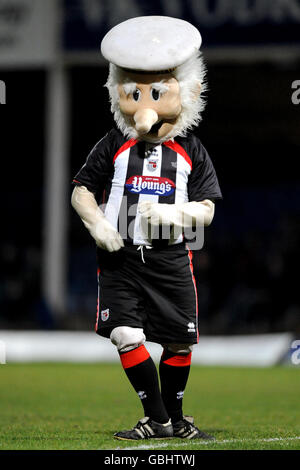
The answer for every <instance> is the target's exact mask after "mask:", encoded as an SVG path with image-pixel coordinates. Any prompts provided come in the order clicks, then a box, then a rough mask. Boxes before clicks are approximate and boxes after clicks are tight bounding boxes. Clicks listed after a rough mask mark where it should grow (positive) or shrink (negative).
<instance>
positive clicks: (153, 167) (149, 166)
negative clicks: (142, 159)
mask: <svg viewBox="0 0 300 470" xmlns="http://www.w3.org/2000/svg"><path fill="white" fill-rule="evenodd" d="M157 162H158V158H157V159H155V158H151V160H149V161H148V163H147V169H148V170H149V171H155V170H156V168H157Z"/></svg>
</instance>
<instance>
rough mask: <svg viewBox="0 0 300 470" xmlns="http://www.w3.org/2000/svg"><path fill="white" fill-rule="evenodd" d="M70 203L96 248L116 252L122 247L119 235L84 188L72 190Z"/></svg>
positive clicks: (122, 243)
mask: <svg viewBox="0 0 300 470" xmlns="http://www.w3.org/2000/svg"><path fill="white" fill-rule="evenodd" d="M71 203H72V206H73V207H74V209H75V210H76V212H77V213H78V215H79V217H80V218H81V220H82V222H83V223H84V225H85V227H86V228H87V229H88V231H89V232H90V234H91V235H92V237H93V238H94V240H95V241H96V244H97V246H99V247H100V248H103V249H104V250H107V251H110V252H112V251H118V250H119V249H120V248H122V247H123V246H124V242H123V240H122V238H121V235H120V234H119V232H118V231H117V230H116V229H115V228H114V227H113V226H112V225H111V223H110V222H109V221H108V220H107V219H106V218H105V215H104V214H103V212H102V211H101V210H100V208H99V206H98V204H97V202H96V199H95V197H94V195H93V193H91V192H90V191H88V189H87V188H86V187H85V186H76V187H75V188H74V191H73V193H72V200H71Z"/></svg>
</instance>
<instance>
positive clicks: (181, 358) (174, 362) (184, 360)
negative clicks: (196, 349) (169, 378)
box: [163, 352, 192, 367]
mask: <svg viewBox="0 0 300 470" xmlns="http://www.w3.org/2000/svg"><path fill="white" fill-rule="evenodd" d="M191 362H192V353H191V352H190V353H189V354H185V355H182V354H181V355H179V354H178V355H177V356H173V357H170V358H169V359H166V360H165V361H164V360H163V363H164V364H168V366H174V367H186V366H190V365H191Z"/></svg>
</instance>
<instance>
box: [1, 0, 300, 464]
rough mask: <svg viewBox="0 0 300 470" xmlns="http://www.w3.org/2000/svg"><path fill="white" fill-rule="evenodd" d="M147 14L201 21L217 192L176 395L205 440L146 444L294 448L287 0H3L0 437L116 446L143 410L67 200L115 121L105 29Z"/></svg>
mask: <svg viewBox="0 0 300 470" xmlns="http://www.w3.org/2000/svg"><path fill="white" fill-rule="evenodd" d="M145 14H147V15H148V14H152V15H153V14H158V15H169V16H175V17H180V18H183V19H187V20H188V21H190V22H191V23H193V24H194V25H195V26H197V27H198V28H199V30H200V31H201V33H202V36H203V47H202V50H203V53H204V56H205V59H206V62H207V66H208V83H209V90H208V93H207V101H208V104H207V108H206V110H205V113H204V116H203V117H204V119H203V122H202V123H201V125H200V126H199V128H198V129H197V130H196V131H195V133H196V134H197V135H198V136H199V137H200V139H201V140H202V142H203V143H204V145H205V146H206V147H207V149H208V151H209V153H210V155H211V157H212V160H213V162H214V165H215V167H216V170H217V173H218V177H219V180H220V184H221V187H222V191H223V196H224V200H223V201H222V202H219V203H218V204H217V208H216V216H215V219H214V222H213V224H212V225H211V227H210V228H209V229H208V230H206V235H205V245H204V248H203V249H202V250H201V251H199V252H195V253H194V270H195V274H196V279H197V285H198V298H199V312H200V342H199V345H197V346H196V347H195V348H194V351H193V367H192V368H191V375H190V379H189V387H188V388H187V390H186V394H185V410H186V411H185V412H187V413H188V414H191V415H193V416H194V417H195V419H196V422H197V423H199V424H200V425H201V429H203V430H204V431H206V432H208V433H209V434H213V435H215V436H216V438H217V440H216V441H214V442H213V443H209V445H208V443H207V442H200V441H197V442H188V443H187V442H182V440H180V442H176V439H172V440H170V442H169V443H160V444H157V443H154V444H150V445H148V446H146V448H148V449H162V450H170V449H171V450H176V451H177V452H178V450H180V449H182V450H198V449H204V448H205V449H295V450H296V449H297V450H299V442H300V428H299V423H300V419H299V392H298V391H299V362H300V357H299V347H300V341H299V338H300V297H299V287H298V284H299V282H298V278H299V274H298V271H299V261H300V260H299V258H300V256H299V254H300V253H299V250H300V244H299V241H300V177H299V170H298V168H299V164H298V160H299V151H300V132H299V131H300V126H299V125H300V104H298V105H297V102H298V101H299V98H300V93H299V91H295V89H293V88H292V87H293V86H295V83H296V85H297V83H298V81H300V47H299V46H300V44H299V43H300V33H299V31H300V28H299V26H300V1H299V0H0V102H3V101H4V95H3V83H5V85H6V105H4V106H1V107H0V155H1V182H0V197H1V231H0V266H1V267H0V384H1V386H0V415H1V430H0V449H18V450H19V449H26V450H28V449H53V450H54V449H55V450H56V449H102V450H103V449H114V452H116V449H124V448H125V449H126V448H127V446H128V445H129V444H130V443H129V444H128V443H126V442H125V443H118V444H116V442H114V441H113V438H112V436H113V433H114V432H116V431H117V430H120V429H123V428H125V427H127V426H131V425H134V424H135V423H136V422H137V420H138V419H139V418H140V411H141V410H140V404H139V403H138V398H137V396H136V395H135V394H134V393H132V391H131V389H130V386H129V384H128V381H127V378H126V376H125V374H122V371H121V369H120V365H119V363H118V362H119V358H118V354H117V352H116V350H115V348H113V347H112V346H111V345H110V343H109V341H108V340H106V339H100V338H99V337H97V336H96V335H95V333H94V332H93V329H94V323H95V313H96V290H97V285H96V259H95V248H94V243H93V241H92V239H91V238H90V236H89V234H88V232H87V231H86V230H85V228H84V226H83V224H82V223H81V221H80V219H79V217H78V216H77V214H75V212H74V211H73V209H72V208H71V204H70V197H71V191H72V187H71V181H72V177H73V176H74V174H75V172H77V170H78V169H79V167H80V166H81V165H82V164H83V162H84V160H85V158H86V156H87V154H88V153H89V151H90V149H91V148H92V147H93V146H94V144H95V143H96V142H97V141H98V140H99V139H100V138H101V137H102V136H103V135H104V134H105V133H106V132H107V130H109V129H110V128H111V126H112V125H113V124H114V123H113V119H112V116H111V113H110V109H109V103H108V98H107V92H106V90H105V89H104V87H103V85H104V83H105V80H106V77H107V64H106V63H105V62H104V61H103V60H102V59H101V56H100V53H99V44H100V41H101V38H102V37H103V36H104V34H105V33H106V32H107V30H108V29H110V28H111V27H112V26H114V25H115V24H117V23H119V22H120V21H122V20H125V19H127V18H130V17H135V16H139V15H145ZM293 84H294V85H293ZM298 86H299V83H298ZM293 94H294V98H296V99H292V95H293ZM297 339H298V341H297ZM293 341H295V342H293ZM157 346H158V345H157ZM297 347H298V350H297ZM147 348H148V349H149V351H150V353H151V355H152V356H153V358H154V359H155V361H156V362H157V361H158V360H159V356H160V354H161V348H160V347H159V346H158V347H157V348H155V345H153V344H151V343H150V344H147ZM5 359H6V365H4V363H5ZM37 362H38V363H37ZM113 362H116V363H113ZM1 363H3V365H1ZM297 364H298V366H297ZM225 366H226V367H225ZM233 366H234V367H233ZM239 366H240V367H239ZM241 366H242V367H241ZM245 366H248V367H245ZM249 366H250V367H249ZM272 366H273V367H272ZM177 441H179V440H177ZM117 445H118V447H116V446H117ZM134 445H135V444H134V443H133V446H134ZM130 448H131V449H132V444H131V445H130ZM133 448H135V447H133ZM144 448H145V447H144ZM152 452H153V450H152ZM22 455H23V454H22ZM99 456H100V460H101V455H99V454H98V459H99ZM209 456H210V458H211V457H212V454H211V453H210V454H209ZM22 458H23V457H22ZM222 458H223V456H222ZM230 458H231V456H230ZM202 463H203V462H202Z"/></svg>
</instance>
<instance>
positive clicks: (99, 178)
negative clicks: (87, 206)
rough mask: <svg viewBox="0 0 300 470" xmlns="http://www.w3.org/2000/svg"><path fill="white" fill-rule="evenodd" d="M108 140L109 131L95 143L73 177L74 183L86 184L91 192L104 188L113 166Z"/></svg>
mask: <svg viewBox="0 0 300 470" xmlns="http://www.w3.org/2000/svg"><path fill="white" fill-rule="evenodd" d="M110 140H111V139H110V133H108V134H106V135H105V136H104V137H103V138H102V139H101V140H100V141H99V142H98V143H97V144H96V145H95V147H94V148H93V149H92V151H91V152H90V153H89V155H88V157H87V159H86V162H85V164H84V165H83V167H82V168H81V169H80V170H79V172H78V173H77V174H76V176H75V177H74V179H73V184H74V185H77V186H78V185H81V186H86V188H87V189H88V190H89V191H91V192H92V193H97V192H98V191H102V190H103V189H104V188H105V185H106V183H107V181H108V179H109V176H110V175H111V172H112V168H113V165H112V158H111V154H112V153H111V152H112V149H111V142H110Z"/></svg>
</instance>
